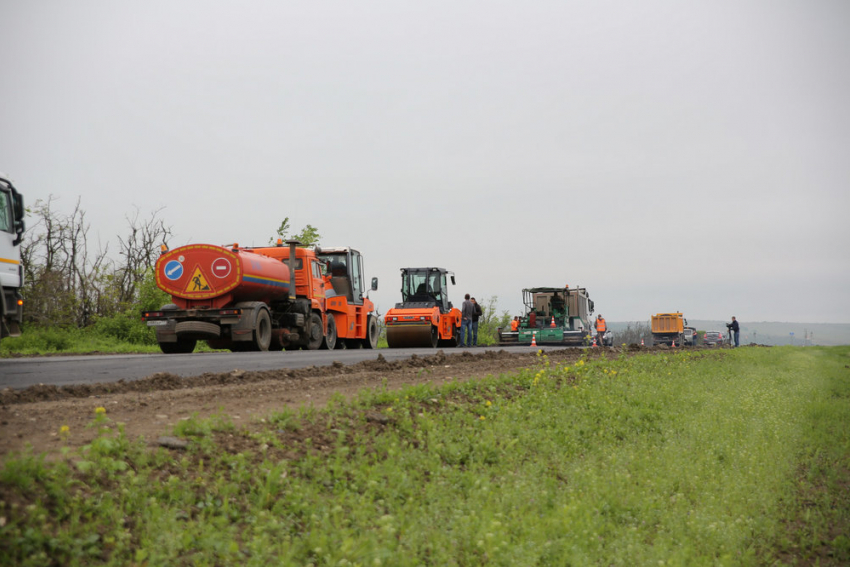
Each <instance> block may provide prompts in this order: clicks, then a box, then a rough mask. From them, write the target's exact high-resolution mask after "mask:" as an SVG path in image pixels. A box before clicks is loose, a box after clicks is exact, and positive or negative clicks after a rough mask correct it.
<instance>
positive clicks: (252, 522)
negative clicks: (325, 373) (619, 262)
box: [0, 347, 850, 566]
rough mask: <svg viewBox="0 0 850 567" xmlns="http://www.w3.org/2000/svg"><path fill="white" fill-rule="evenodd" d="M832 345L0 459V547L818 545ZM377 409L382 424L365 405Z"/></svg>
mask: <svg viewBox="0 0 850 567" xmlns="http://www.w3.org/2000/svg"><path fill="white" fill-rule="evenodd" d="M848 364H850V348H847V347H832V348H805V349H804V348H786V347H782V348H772V349H757V348H752V349H746V348H742V349H736V350H726V351H720V352H683V353H676V354H673V353H669V354H667V353H665V354H648V355H640V356H637V357H633V358H621V359H616V360H601V361H591V362H585V361H580V362H579V363H577V364H573V365H572V366H570V367H557V366H550V365H549V363H548V359H547V358H546V357H545V356H541V357H540V358H539V364H538V366H537V367H535V368H533V369H530V370H527V371H524V372H521V373H519V374H517V375H511V376H507V375H506V376H499V377H491V378H488V379H486V380H481V381H475V382H469V383H451V384H449V385H446V386H444V387H442V388H439V389H437V388H430V387H427V386H418V387H415V388H409V389H407V390H404V391H402V392H394V391H388V390H386V389H378V390H374V391H367V392H363V393H362V394H361V395H360V396H359V397H358V399H357V400H355V401H353V402H351V403H348V402H345V401H344V400H342V399H341V398H339V399H335V400H334V401H333V402H332V403H331V404H329V407H328V408H327V409H322V410H319V409H316V408H305V409H303V410H302V411H299V412H293V411H288V410H284V411H281V412H279V413H275V414H272V415H270V416H268V417H267V418H266V419H265V420H264V421H262V422H257V423H254V424H251V425H250V426H247V427H243V428H241V429H237V428H236V427H235V426H234V425H233V424H232V423H231V422H230V420H229V419H227V417H226V416H216V417H214V418H212V419H210V420H199V419H197V418H192V419H190V420H188V421H185V422H182V423H181V424H180V425H179V426H178V430H177V432H176V433H177V434H179V435H181V436H183V437H186V438H188V439H190V440H191V444H190V448H189V450H188V451H186V452H179V451H166V450H164V449H159V450H156V451H151V450H149V449H147V448H146V446H145V445H144V444H143V443H140V442H137V441H134V440H128V439H127V438H126V437H125V436H124V435H123V432H122V431H121V428H120V427H119V426H117V425H116V424H113V423H111V422H110V421H109V419H108V417H107V416H105V415H104V414H98V416H97V417H96V418H95V419H94V421H93V423H92V426H93V427H97V428H98V430H99V431H100V433H101V435H100V436H99V437H98V439H97V440H96V441H95V442H93V443H92V444H91V445H89V446H87V447H86V448H84V449H83V450H82V451H81V452H79V453H71V454H68V455H66V460H63V461H60V462H55V463H54V462H47V461H46V460H45V459H44V458H42V457H41V456H38V455H33V454H30V453H27V454H23V455H15V456H11V457H7V458H6V459H5V462H4V464H3V468H2V470H0V518H3V521H2V522H0V523H2V527H0V564H8V565H47V564H51V561H52V564H56V565H100V564H114V565H125V564H132V563H134V562H135V563H137V564H148V565H166V564H169V565H183V564H185V565H226V564H239V565H268V564H280V565H307V564H313V565H653V566H656V565H782V564H788V565H791V564H821V565H829V564H833V565H840V564H846V562H847V561H850V546H849V545H848V540H847V537H846V535H844V534H846V533H847V527H848V509H847V498H846V487H847V485H848V481H850V439H848V430H847V426H846V423H848V418H850V405H849V404H848V402H850V371H848V370H847V365H848ZM384 418H386V419H389V422H388V423H381V421H382V420H383V419H384Z"/></svg>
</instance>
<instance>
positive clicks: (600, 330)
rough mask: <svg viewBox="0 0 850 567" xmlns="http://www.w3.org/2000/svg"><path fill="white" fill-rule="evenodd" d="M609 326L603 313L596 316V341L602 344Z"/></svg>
mask: <svg viewBox="0 0 850 567" xmlns="http://www.w3.org/2000/svg"><path fill="white" fill-rule="evenodd" d="M606 329H607V327H606V326H605V319H603V318H602V315H597V316H596V343H597V344H598V345H599V346H602V341H603V339H604V337H605V330H606Z"/></svg>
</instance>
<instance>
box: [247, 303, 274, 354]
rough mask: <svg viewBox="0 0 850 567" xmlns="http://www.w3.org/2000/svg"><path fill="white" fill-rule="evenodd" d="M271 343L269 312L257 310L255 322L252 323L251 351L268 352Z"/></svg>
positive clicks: (263, 309) (264, 309) (261, 309)
mask: <svg viewBox="0 0 850 567" xmlns="http://www.w3.org/2000/svg"><path fill="white" fill-rule="evenodd" d="M271 342H272V319H271V317H270V316H269V310H268V309H266V308H260V309H258V310H257V320H256V321H254V338H253V340H252V341H251V347H252V349H251V350H255V351H259V352H265V351H267V350H269V345H270V344H271Z"/></svg>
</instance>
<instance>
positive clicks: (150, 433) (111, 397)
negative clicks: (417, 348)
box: [0, 347, 651, 455]
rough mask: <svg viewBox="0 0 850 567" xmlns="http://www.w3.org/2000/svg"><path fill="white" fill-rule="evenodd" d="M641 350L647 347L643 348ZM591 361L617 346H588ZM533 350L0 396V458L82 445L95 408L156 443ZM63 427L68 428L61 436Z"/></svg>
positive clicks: (458, 374)
mask: <svg viewBox="0 0 850 567" xmlns="http://www.w3.org/2000/svg"><path fill="white" fill-rule="evenodd" d="M636 348H637V349H638V350H645V351H647V350H651V349H648V348H647V349H641V348H640V347H636ZM584 352H585V351H584V350H583V349H558V350H549V351H547V353H546V354H547V355H548V356H549V358H550V360H551V361H552V362H553V363H554V362H565V361H571V360H577V359H578V358H579V357H580V356H582V354H583V353H584ZM588 352H589V353H590V354H589V356H591V357H596V356H600V355H601V354H602V353H603V352H604V353H607V354H608V355H609V356H612V355H616V354H617V352H618V349H609V348H600V349H589V350H588ZM536 362H537V358H536V351H535V350H529V351H528V352H524V353H510V352H506V351H486V352H481V353H471V352H462V353H458V354H445V353H444V352H443V351H438V352H437V353H436V354H433V355H430V356H417V355H414V356H412V357H411V358H410V359H407V360H402V361H393V362H390V361H387V360H385V359H384V357H383V356H380V355H379V356H378V359H377V360H373V361H366V362H360V363H357V364H353V365H343V364H341V363H339V362H334V363H333V364H332V365H331V366H322V367H308V368H302V369H292V370H271V371H262V372H252V371H242V370H239V371H233V372H227V373H221V374H202V375H200V376H194V377H189V378H183V377H180V376H176V375H173V374H168V373H159V374H155V375H153V376H150V377H148V378H144V379H142V380H136V381H131V382H126V381H122V382H114V383H98V384H89V385H79V386H65V387H56V386H43V385H42V386H34V387H31V388H26V389H24V390H11V389H6V390H2V391H0V455H5V454H7V453H9V452H10V451H19V450H23V449H25V448H26V447H27V445H31V446H32V447H33V449H34V450H35V451H36V452H48V453H50V452H54V451H56V450H58V449H59V448H61V447H62V446H70V447H79V446H81V445H84V444H86V443H88V442H90V441H91V440H92V439H93V438H94V435H95V431H94V429H93V428H88V427H86V426H87V425H88V424H89V423H91V421H92V419H93V417H94V411H95V408H97V407H103V408H105V409H106V412H107V416H108V417H109V418H110V419H111V420H112V421H113V422H115V423H123V424H124V427H125V431H126V433H127V435H128V436H129V437H130V438H136V437H138V436H144V437H145V439H148V440H152V439H156V438H157V437H159V436H160V435H167V434H170V432H171V429H172V427H173V426H174V425H175V424H176V423H177V422H178V421H179V420H181V419H186V418H188V417H190V416H192V415H193V414H197V415H198V416H199V417H208V416H210V415H213V414H216V413H219V412H222V413H225V414H227V415H229V416H230V417H231V418H232V419H233V421H234V422H235V423H237V424H238V423H240V422H242V423H248V422H249V421H250V420H251V419H253V418H259V417H263V416H265V415H268V414H269V413H271V412H274V411H276V410H280V409H282V408H284V407H290V408H292V407H296V408H297V407H299V406H302V405H310V404H313V405H315V406H316V407H322V406H324V405H325V404H326V403H327V402H328V400H330V398H331V397H332V396H334V395H338V394H339V395H342V396H344V397H346V398H348V397H351V396H353V395H355V394H356V393H357V392H358V391H359V390H362V389H364V388H375V387H382V386H383V385H384V384H386V386H387V387H388V388H390V389H398V388H401V387H402V386H405V385H413V384H423V383H433V384H435V385H439V384H441V383H445V382H447V381H451V380H470V379H474V378H478V377H484V376H487V375H498V374H501V373H505V372H511V371H516V370H519V369H522V368H526V367H528V366H531V365H533V364H535V363H536ZM62 426H67V427H68V428H69V431H68V433H67V434H66V435H65V436H64V437H65V439H64V440H63V439H62V436H61V435H60V433H59V431H60V428H61V427H62Z"/></svg>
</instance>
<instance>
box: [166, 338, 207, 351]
mask: <svg viewBox="0 0 850 567" xmlns="http://www.w3.org/2000/svg"><path fill="white" fill-rule="evenodd" d="M197 343H198V341H196V340H195V339H191V340H183V341H177V342H176V343H159V348H160V350H161V351H162V352H164V353H165V354H189V353H190V352H193V351H194V350H195V345H196V344H197Z"/></svg>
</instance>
